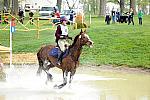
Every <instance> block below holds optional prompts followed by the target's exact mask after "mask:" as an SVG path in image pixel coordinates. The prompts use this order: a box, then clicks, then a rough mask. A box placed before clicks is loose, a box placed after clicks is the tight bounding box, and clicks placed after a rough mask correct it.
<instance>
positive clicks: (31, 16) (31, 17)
mask: <svg viewBox="0 0 150 100" xmlns="http://www.w3.org/2000/svg"><path fill="white" fill-rule="evenodd" d="M33 15H34V13H33V12H32V11H31V10H30V12H29V18H30V24H32V25H33Z"/></svg>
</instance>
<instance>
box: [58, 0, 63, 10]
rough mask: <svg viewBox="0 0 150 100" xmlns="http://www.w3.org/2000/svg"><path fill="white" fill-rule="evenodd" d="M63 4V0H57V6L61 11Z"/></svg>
mask: <svg viewBox="0 0 150 100" xmlns="http://www.w3.org/2000/svg"><path fill="white" fill-rule="evenodd" d="M61 4H62V0H57V7H58V9H59V11H61Z"/></svg>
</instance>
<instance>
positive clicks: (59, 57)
mask: <svg viewBox="0 0 150 100" xmlns="http://www.w3.org/2000/svg"><path fill="white" fill-rule="evenodd" d="M62 56H63V52H62V51H61V52H60V54H58V59H57V64H58V65H60V64H61V61H62Z"/></svg>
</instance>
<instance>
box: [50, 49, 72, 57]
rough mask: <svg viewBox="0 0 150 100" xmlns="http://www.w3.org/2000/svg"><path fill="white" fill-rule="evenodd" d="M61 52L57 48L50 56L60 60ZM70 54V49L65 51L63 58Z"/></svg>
mask: <svg viewBox="0 0 150 100" xmlns="http://www.w3.org/2000/svg"><path fill="white" fill-rule="evenodd" d="M60 52H61V51H60V49H59V48H58V47H55V48H53V49H52V50H51V51H49V56H53V57H55V58H58V53H60ZM68 54H69V49H67V50H65V52H64V54H63V57H62V58H65V57H66V56H67V55H68Z"/></svg>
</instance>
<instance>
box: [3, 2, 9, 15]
mask: <svg viewBox="0 0 150 100" xmlns="http://www.w3.org/2000/svg"><path fill="white" fill-rule="evenodd" d="M8 8H9V5H8V0H4V11H5V12H8Z"/></svg>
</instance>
